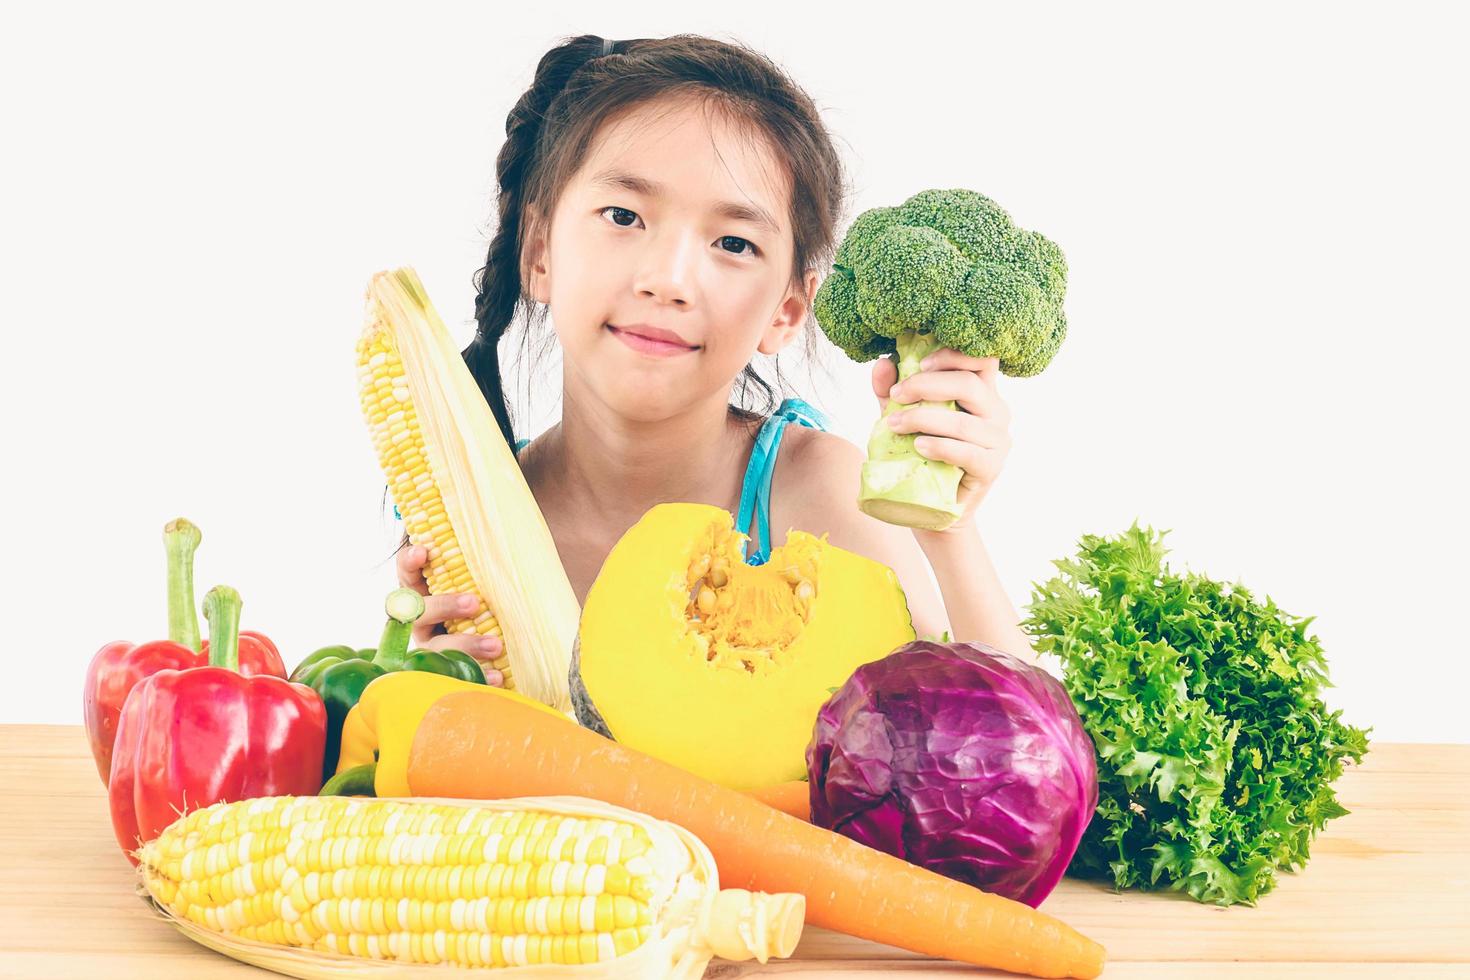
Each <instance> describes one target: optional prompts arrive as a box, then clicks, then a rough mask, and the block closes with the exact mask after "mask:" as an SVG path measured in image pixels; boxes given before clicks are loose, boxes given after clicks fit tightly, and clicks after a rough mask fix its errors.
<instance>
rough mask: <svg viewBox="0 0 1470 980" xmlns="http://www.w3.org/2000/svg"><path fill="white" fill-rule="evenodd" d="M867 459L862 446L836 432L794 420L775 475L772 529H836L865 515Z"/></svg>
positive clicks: (772, 479)
mask: <svg viewBox="0 0 1470 980" xmlns="http://www.w3.org/2000/svg"><path fill="white" fill-rule="evenodd" d="M864 458H865V453H864V452H863V450H862V449H861V448H859V447H858V446H855V445H853V444H852V443H851V442H848V441H847V440H846V439H844V438H842V436H840V435H837V434H836V433H833V432H826V431H823V430H822V429H809V428H807V427H805V426H800V425H788V426H787V427H786V431H785V433H783V435H782V444H781V453H780V457H779V458H778V460H777V463H776V468H775V470H774V472H773V473H772V474H771V501H772V503H771V506H772V508H773V510H774V511H775V513H773V514H772V515H771V527H772V529H773V530H774V529H775V528H783V529H784V528H786V527H788V526H790V527H799V528H801V529H803V530H812V527H813V525H814V524H817V523H820V524H822V525H830V526H829V527H826V528H824V529H829V530H833V531H836V530H837V529H838V528H841V527H843V526H844V525H848V524H850V523H852V522H851V518H853V517H862V516H863V515H862V512H861V511H859V510H858V509H857V490H858V480H859V478H860V477H861V475H862V468H863V459H864ZM776 533H778V534H779V532H776ZM814 533H821V532H820V531H817V532H814ZM834 537H835V535H834ZM834 543H835V542H834Z"/></svg>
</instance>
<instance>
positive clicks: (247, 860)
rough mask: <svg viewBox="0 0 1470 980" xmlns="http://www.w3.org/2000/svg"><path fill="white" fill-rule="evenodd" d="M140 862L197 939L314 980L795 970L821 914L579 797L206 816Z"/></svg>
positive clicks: (385, 803)
mask: <svg viewBox="0 0 1470 980" xmlns="http://www.w3.org/2000/svg"><path fill="white" fill-rule="evenodd" d="M139 858H140V860H141V865H140V869H141V874H142V877H143V883H144V885H145V887H146V889H147V891H148V892H149V894H150V895H151V896H152V898H153V899H154V901H155V902H156V903H157V904H158V906H159V907H160V908H161V909H163V910H164V911H165V913H166V914H167V915H169V916H170V917H171V918H173V919H175V921H176V923H177V924H178V925H179V926H180V928H181V929H183V930H184V931H185V933H186V934H188V935H190V937H191V938H194V939H196V940H198V941H200V942H203V943H205V944H206V945H209V946H211V947H212V948H215V949H218V950H219V951H221V952H224V953H227V954H228V955H231V956H235V957H236V958H239V959H242V960H244V961H246V962H252V963H255V964H256V965H260V966H266V967H268V968H270V969H275V970H280V971H282V972H287V973H291V974H292V975H295V976H302V977H314V976H321V975H326V974H324V973H319V972H317V970H318V969H320V968H321V967H322V965H323V964H336V963H340V962H343V961H342V959H341V956H344V955H345V956H351V957H355V958H363V961H364V962H363V963H362V965H364V966H366V965H373V964H372V963H370V962H367V961H379V962H388V961H391V962H393V963H395V964H400V965H401V964H438V963H446V964H454V965H458V966H462V967H516V966H535V965H538V964H541V965H544V964H560V965H564V966H568V967H578V969H576V970H572V969H568V970H567V971H565V972H564V975H565V976H566V977H568V978H583V977H587V978H593V977H601V978H615V977H616V978H621V977H660V978H663V977H668V978H674V977H680V978H682V977H689V978H694V977H698V976H700V975H701V974H702V973H703V970H704V965H705V963H706V962H707V961H708V960H709V959H710V957H711V956H716V955H717V956H723V957H725V958H727V959H750V958H752V957H753V958H757V959H759V960H760V961H761V962H764V961H765V960H766V959H767V958H768V957H770V956H789V955H790V954H791V952H792V950H793V949H794V947H795V944H796V940H797V937H798V936H799V934H800V929H801V921H802V915H803V912H804V909H805V900H804V899H803V898H802V897H801V896H799V895H764V894H759V893H751V892H745V891H739V890H731V891H720V890H719V887H718V878H717V874H716V871H715V867H714V861H713V859H712V858H711V857H710V855H709V851H708V850H707V849H705V847H704V845H703V844H702V843H700V842H699V840H698V839H697V838H695V837H694V836H693V835H692V834H689V833H688V832H687V831H684V830H682V829H681V828H678V827H676V826H675V825H673V824H668V823H664V822H662V821H658V820H654V819H652V818H650V817H646V816H643V815H641V814H637V813H634V812H632V811H629V810H623V809H621V808H618V807H614V806H610V805H607V804H602V803H594V802H592V801H587V800H579V799H576V798H572V797H560V798H543V799H525V800H502V801H496V802H489V803H465V802H463V801H422V800H365V799H354V798H349V797H266V798H262V799H258V800H247V801H244V802H241V803H233V804H219V805H216V806H212V807H209V808H207V809H203V810H196V811H193V812H191V813H189V814H187V815H185V816H184V817H182V818H181V819H179V820H178V821H176V822H175V823H174V824H173V825H172V826H170V827H169V828H168V829H167V830H166V831H165V832H164V833H163V834H162V835H161V836H160V837H159V838H157V839H156V840H154V841H152V842H150V843H149V844H148V845H146V846H145V847H144V848H142V849H141V850H140V852H139ZM582 967H586V968H585V969H582ZM536 975H537V976H543V975H546V972H545V971H544V970H543V971H540V972H538V973H537V974H536Z"/></svg>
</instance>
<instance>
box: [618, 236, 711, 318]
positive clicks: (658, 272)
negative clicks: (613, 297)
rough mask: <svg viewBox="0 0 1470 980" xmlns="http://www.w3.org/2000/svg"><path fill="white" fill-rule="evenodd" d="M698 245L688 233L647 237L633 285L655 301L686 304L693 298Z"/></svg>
mask: <svg viewBox="0 0 1470 980" xmlns="http://www.w3.org/2000/svg"><path fill="white" fill-rule="evenodd" d="M698 248H699V244H698V242H697V241H695V236H694V235H693V234H690V233H685V232H677V233H675V232H670V233H669V234H667V235H663V236H654V235H651V236H649V242H648V245H647V247H646V248H645V249H644V251H643V254H642V255H641V256H640V265H639V267H638V274H637V278H636V280H635V282H634V288H635V289H636V290H637V291H638V292H639V293H640V294H642V295H647V296H651V297H653V298H654V299H655V300H658V301H659V302H663V303H679V304H681V305H685V306H687V305H688V304H689V301H690V300H691V299H692V298H693V288H694V272H695V263H696V262H697V261H698V259H699V252H698Z"/></svg>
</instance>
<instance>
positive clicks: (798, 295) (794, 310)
mask: <svg viewBox="0 0 1470 980" xmlns="http://www.w3.org/2000/svg"><path fill="white" fill-rule="evenodd" d="M816 295H817V273H816V270H808V271H807V274H806V277H805V279H804V280H803V282H802V290H801V292H797V291H796V290H792V291H790V292H789V293H787V294H786V298H785V299H784V300H782V301H781V305H780V306H779V307H777V309H776V319H775V320H773V321H771V325H770V326H768V327H766V329H765V332H764V333H762V334H761V342H760V343H759V344H757V345H756V348H755V349H756V350H758V351H760V352H761V353H762V354H776V353H779V352H780V350H781V348H783V347H785V346H786V345H787V344H789V343H791V341H792V339H793V338H794V337H795V336H796V335H797V334H798V333H800V332H801V325H802V324H803V323H805V322H806V314H807V310H809V309H811V307H812V300H813V299H814V298H815V297H816Z"/></svg>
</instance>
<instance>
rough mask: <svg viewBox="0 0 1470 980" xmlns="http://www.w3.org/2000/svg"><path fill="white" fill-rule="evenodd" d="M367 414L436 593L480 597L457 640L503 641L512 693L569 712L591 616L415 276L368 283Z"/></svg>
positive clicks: (408, 273) (361, 357) (362, 367)
mask: <svg viewBox="0 0 1470 980" xmlns="http://www.w3.org/2000/svg"><path fill="white" fill-rule="evenodd" d="M357 365H358V378H359V382H360V395H361V400H362V411H363V416H364V418H365V419H366V420H367V423H368V427H369V429H370V430H371V432H372V438H373V445H374V448H375V449H376V450H377V454H378V461H379V463H380V464H381V465H382V468H383V473H384V475H385V476H386V477H387V480H388V490H389V493H390V495H391V496H392V497H393V501H394V504H395V506H396V507H397V508H398V511H399V513H400V514H401V515H402V517H403V521H404V526H405V529H406V530H407V532H408V538H409V541H410V542H412V543H413V544H415V545H421V546H423V547H424V548H425V549H426V550H427V552H428V559H429V560H428V564H427V565H426V566H425V568H424V577H425V579H426V581H427V583H428V587H429V591H430V592H431V593H433V594H435V595H440V594H443V593H447V592H474V593H477V594H478V595H479V596H480V599H481V602H480V606H479V608H478V609H477V610H476V611H475V612H474V613H472V614H470V615H469V616H467V617H465V618H463V619H452V620H449V621H448V622H446V623H445V627H446V628H447V629H448V631H449V632H450V633H469V634H475V635H477V636H499V637H501V640H502V648H501V655H500V657H499V659H498V660H496V661H495V662H494V666H495V668H496V669H498V670H499V671H500V672H501V673H502V675H504V678H505V686H506V687H509V688H513V689H517V690H519V691H521V692H522V693H523V694H526V695H527V696H529V697H532V698H535V699H536V700H538V701H541V702H543V703H545V704H549V705H551V706H552V707H555V708H558V709H559V710H562V711H566V710H569V709H570V705H571V700H570V695H569V692H568V686H567V671H568V669H569V667H570V665H571V650H572V642H573V640H574V638H575V636H576V629H577V619H578V616H579V615H580V609H579V608H578V605H577V599H576V596H575V594H574V593H573V592H572V587H571V584H570V582H569V581H568V580H567V576H566V571H565V570H564V569H563V568H562V565H561V561H560V558H559V557H558V555H557V552H556V545H555V543H554V542H553V541H552V538H551V532H550V531H549V530H548V529H547V527H546V521H545V519H544V518H543V517H542V515H541V511H540V509H539V508H538V507H537V506H536V500H535V498H534V497H533V496H532V495H531V491H530V488H529V487H527V486H526V481H525V478H524V477H523V476H522V475H521V471H520V467H519V466H518V465H517V463H516V461H515V457H514V455H513V454H512V453H511V450H510V447H508V446H507V445H506V444H505V438H504V437H503V436H502V435H501V432H500V428H499V426H498V425H497V424H496V422H495V418H494V416H493V415H492V414H491V412H490V406H489V405H488V404H486V402H485V398H484V396H483V395H482V394H481V393H480V389H479V387H478V386H477V385H476V383H475V380H474V378H473V377H471V375H470V373H469V369H468V368H467V367H466V366H465V363H464V359H463V357H462V356H461V355H460V353H459V351H458V350H456V349H455V347H454V344H453V341H452V339H451V338H450V336H449V332H448V330H446V329H445V327H444V324H443V322H442V321H441V320H440V319H439V315H438V314H437V313H436V312H435V311H434V307H433V306H432V305H431V304H430V302H429V298H428V296H427V295H426V294H425V292H424V288H423V285H422V283H420V282H419V279H418V276H417V275H416V274H415V273H414V271H413V270H412V269H398V270H396V271H393V272H380V273H378V274H377V275H375V276H373V278H372V281H371V283H370V284H369V286H368V295H367V322H366V326H365V327H364V330H363V333H362V337H361V338H360V339H359V341H358V343H357Z"/></svg>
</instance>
